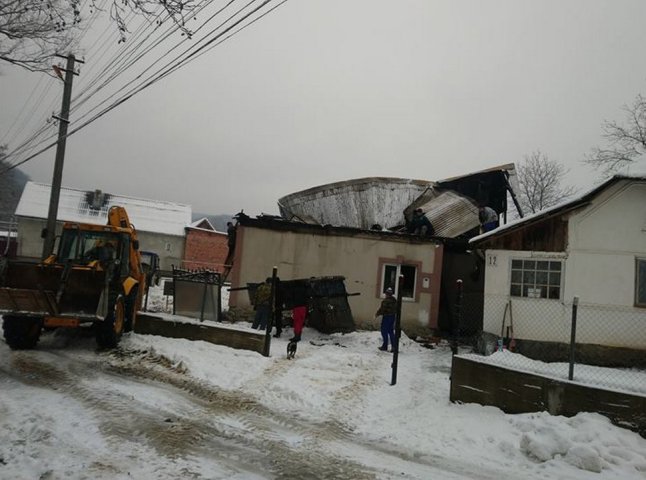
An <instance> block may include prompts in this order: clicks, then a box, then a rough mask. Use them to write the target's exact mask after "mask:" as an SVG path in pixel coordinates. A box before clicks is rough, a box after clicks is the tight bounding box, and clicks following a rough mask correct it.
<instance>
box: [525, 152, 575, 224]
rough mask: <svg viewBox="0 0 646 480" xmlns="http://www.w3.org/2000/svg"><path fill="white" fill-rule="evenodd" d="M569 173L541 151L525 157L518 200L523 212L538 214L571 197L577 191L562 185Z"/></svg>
mask: <svg viewBox="0 0 646 480" xmlns="http://www.w3.org/2000/svg"><path fill="white" fill-rule="evenodd" d="M568 171H569V170H568V169H566V168H565V167H564V166H563V165H561V164H560V163H558V162H556V161H554V160H550V159H549V158H547V155H545V154H544V153H542V152H541V151H540V150H537V151H535V152H533V153H532V154H531V155H525V157H524V161H523V163H522V164H520V165H519V167H518V183H519V186H520V193H519V195H518V200H519V202H520V205H521V207H522V208H523V211H524V212H526V213H536V212H539V211H541V210H543V209H545V208H549V207H552V206H554V205H556V204H558V203H560V202H562V201H565V200H567V199H568V198H569V197H571V196H572V195H573V194H574V193H575V192H576V189H575V188H574V187H572V186H564V185H563V183H562V182H563V177H564V175H565V174H566V173H568Z"/></svg>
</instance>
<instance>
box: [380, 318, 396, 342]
mask: <svg viewBox="0 0 646 480" xmlns="http://www.w3.org/2000/svg"><path fill="white" fill-rule="evenodd" d="M381 338H382V339H383V343H382V344H381V348H384V349H385V348H388V339H390V345H394V344H395V315H394V314H391V315H383V316H382V317H381Z"/></svg>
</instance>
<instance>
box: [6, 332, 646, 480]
mask: <svg viewBox="0 0 646 480" xmlns="http://www.w3.org/2000/svg"><path fill="white" fill-rule="evenodd" d="M238 327H239V328H249V327H248V324H244V323H243V324H239V325H238ZM290 334H291V331H290V330H289V329H288V330H287V331H286V332H285V334H284V335H283V337H289V336H290ZM303 337H304V340H303V341H302V342H301V343H300V344H299V348H298V352H297V354H296V358H295V359H294V360H287V359H286V358H285V348H286V344H287V340H286V339H284V338H281V339H277V340H276V339H273V342H272V354H271V356H270V357H269V358H266V357H262V356H260V355H258V354H256V353H252V352H248V351H242V350H233V349H230V348H227V347H223V346H217V345H212V344H208V343H204V342H191V341H188V340H182V339H168V338H162V337H156V336H146V335H135V334H128V335H127V336H125V337H124V339H123V340H122V344H121V346H120V348H119V349H118V350H116V351H114V352H96V351H95V350H94V346H93V340H92V339H91V338H84V337H82V336H78V335H77V336H74V335H72V336H70V335H66V334H59V333H57V332H52V333H48V334H46V335H45V336H44V337H43V339H42V340H41V343H40V344H39V347H38V349H36V350H34V351H23V352H13V351H11V350H9V349H8V348H7V346H6V345H5V344H4V343H1V342H0V478H2V479H40V478H42V479H59V478H61V479H62V478H66V479H76V478H151V479H153V478H154V479H157V478H209V479H216V478H218V479H220V478H222V479H224V478H238V479H247V478H249V479H256V478H284V479H298V478H303V479H306V478H321V479H323V478H325V479H328V478H339V479H341V478H343V479H355V478H379V479H381V478H383V479H394V478H406V479H429V478H433V479H467V478H468V479H500V478H514V479H515V478H518V479H520V478H522V479H539V478H540V479H559V480H560V479H622V480H627V479H644V478H646V440H645V439H643V438H641V437H640V436H638V435H637V434H635V433H633V432H630V431H628V430H624V429H621V428H618V427H616V426H613V425H612V424H611V423H610V422H609V420H607V419H606V418H605V417H603V416H601V415H598V414H591V413H581V414H579V415H577V416H575V417H573V418H564V417H555V416H550V415H549V414H547V413H534V414H524V415H507V414H504V413H503V412H501V411H500V410H499V409H497V408H493V407H483V406H480V405H475V404H469V405H459V404H452V403H450V402H449V400H448V398H449V375H450V361H451V352H450V350H449V348H448V347H446V346H442V345H440V346H439V347H438V348H436V349H432V350H431V349H427V348H423V347H422V346H420V345H419V344H417V343H415V342H413V341H411V340H409V339H406V338H404V339H403V345H402V353H401V355H400V357H399V375H398V381H397V384H396V385H395V386H391V385H390V378H391V369H390V367H391V362H392V355H391V354H389V353H385V352H379V351H378V350H377V349H376V347H377V345H378V344H379V334H378V333H377V332H355V333H352V334H347V335H340V334H338V335H321V334H319V333H317V332H315V331H313V330H310V329H306V330H305V332H304V335H303ZM310 341H311V342H312V343H310Z"/></svg>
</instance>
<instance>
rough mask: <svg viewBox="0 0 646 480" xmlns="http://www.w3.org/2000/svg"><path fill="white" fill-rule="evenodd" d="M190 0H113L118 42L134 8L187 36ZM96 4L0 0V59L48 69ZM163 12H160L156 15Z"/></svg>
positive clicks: (69, 45)
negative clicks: (176, 26)
mask: <svg viewBox="0 0 646 480" xmlns="http://www.w3.org/2000/svg"><path fill="white" fill-rule="evenodd" d="M192 3H193V2H192V1H191V0H112V3H111V4H110V16H111V18H112V21H113V22H114V24H115V26H116V28H117V29H118V31H119V33H120V35H119V40H118V41H119V42H123V41H125V40H126V34H127V27H126V22H125V17H126V14H127V13H128V11H133V12H134V13H136V14H140V15H143V16H145V17H146V18H148V19H149V20H150V21H154V22H156V23H157V24H159V23H160V22H161V21H162V20H160V19H162V18H164V19H170V20H171V21H173V22H175V23H176V24H177V25H178V27H179V28H180V29H181V30H182V33H184V34H187V35H189V36H190V33H191V32H190V31H189V30H188V28H187V27H186V22H185V18H184V17H185V15H186V14H188V13H190V12H191V10H192V8H193V5H192ZM97 9H98V7H97V5H96V4H95V2H94V0H89V1H83V2H82V3H81V0H0V60H3V61H5V62H9V63H12V64H14V65H19V66H21V67H24V68H27V69H29V70H34V71H49V70H51V60H52V56H53V55H54V54H56V53H60V54H67V53H68V52H69V51H70V50H71V49H74V48H75V47H76V44H75V39H77V38H78V37H79V34H80V33H81V26H82V25H83V22H86V21H89V18H90V15H92V14H93V13H94V12H95V10H97ZM160 12H164V15H163V16H160V15H158V14H159V13H160Z"/></svg>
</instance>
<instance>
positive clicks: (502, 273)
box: [471, 176, 646, 350]
mask: <svg viewBox="0 0 646 480" xmlns="http://www.w3.org/2000/svg"><path fill="white" fill-rule="evenodd" d="M645 206H646V178H643V177H625V176H617V177H613V178H612V179H610V180H608V181H607V182H605V183H604V184H602V185H600V186H599V187H597V188H595V189H594V190H592V191H590V192H588V193H586V194H584V195H582V196H580V197H578V198H577V199H574V200H572V201H569V202H567V203H564V204H562V205H559V206H556V207H553V208H551V209H548V210H545V211H543V212H540V213H538V214H535V215H533V216H531V217H527V218H525V219H521V220H519V221H517V222H514V223H511V224H508V225H506V226H504V227H501V228H499V229H497V230H494V231H492V232H488V233H487V234H484V235H481V236H479V237H476V238H474V239H473V240H472V241H471V243H472V245H473V246H474V247H475V248H478V249H483V250H485V303H484V318H483V330H484V332H486V333H489V334H492V335H495V336H501V334H502V336H504V335H505V334H506V332H505V331H504V328H505V327H504V325H503V323H502V322H503V318H505V308H509V307H506V304H507V302H508V301H509V300H511V305H512V307H511V308H512V312H513V333H514V337H515V339H517V340H530V341H538V342H560V343H567V342H569V339H570V331H571V319H572V302H573V299H574V297H578V300H579V306H578V321H577V329H576V341H577V343H583V344H590V345H600V346H604V347H622V348H629V349H637V350H646V208H644V207H645ZM508 322H509V320H508V319H507V325H509V323H508Z"/></svg>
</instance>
